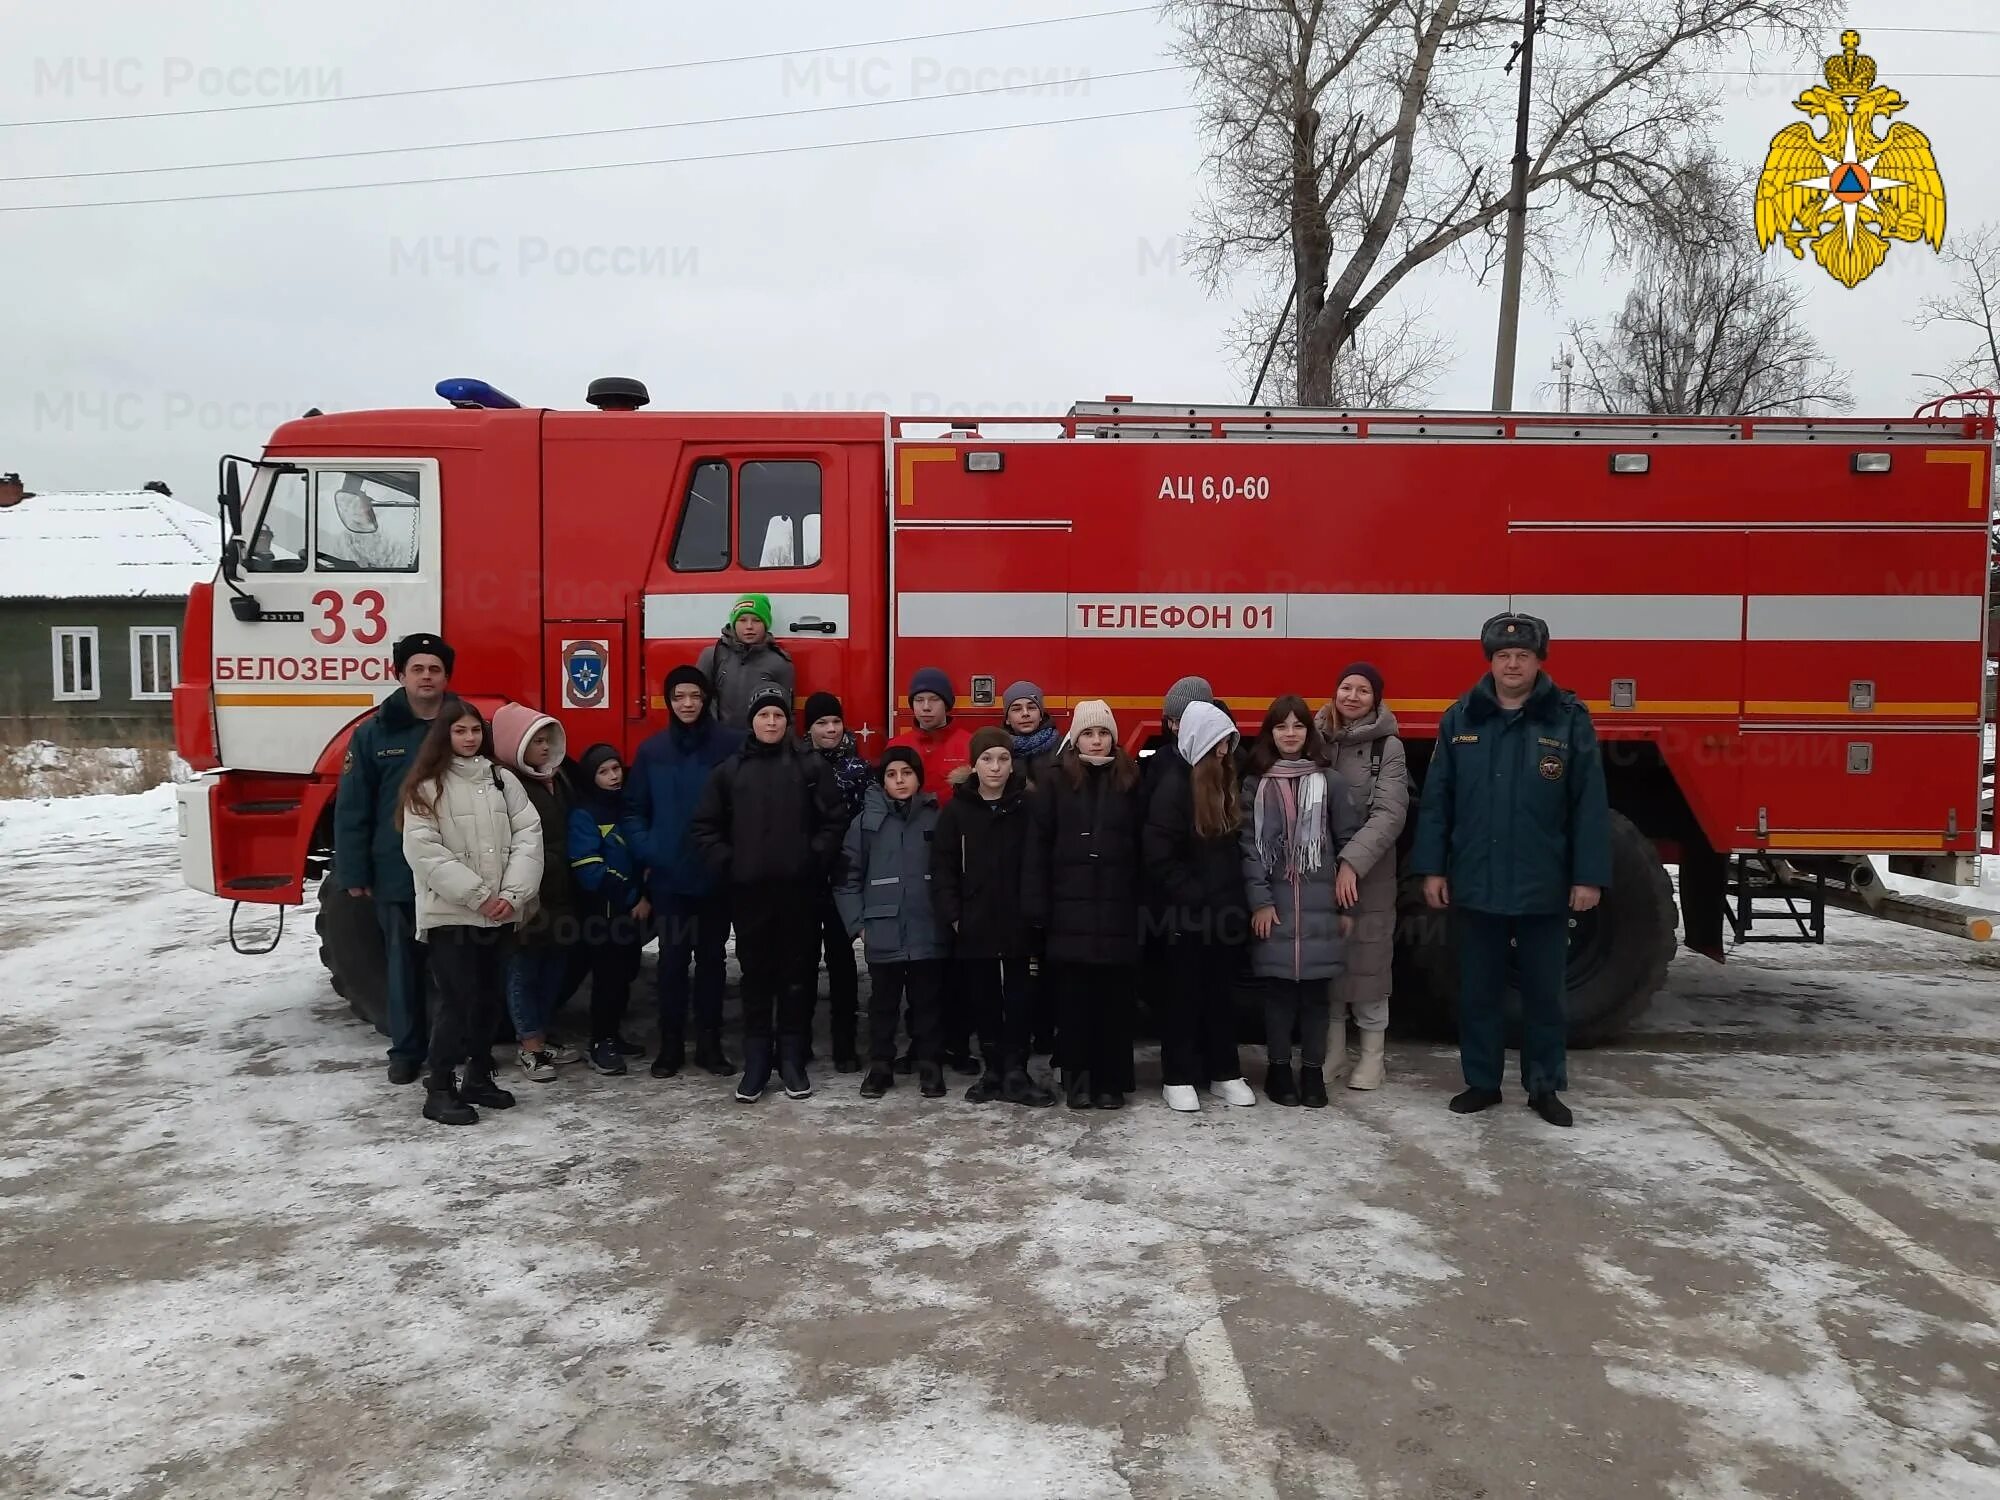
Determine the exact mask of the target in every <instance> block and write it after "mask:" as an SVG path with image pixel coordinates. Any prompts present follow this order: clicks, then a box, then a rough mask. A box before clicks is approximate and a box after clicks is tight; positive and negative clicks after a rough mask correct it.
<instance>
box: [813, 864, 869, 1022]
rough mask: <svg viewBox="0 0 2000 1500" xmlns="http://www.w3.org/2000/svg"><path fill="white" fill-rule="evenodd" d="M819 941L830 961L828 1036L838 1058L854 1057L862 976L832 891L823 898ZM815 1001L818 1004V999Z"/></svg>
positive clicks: (827, 1000) (820, 906) (827, 1011)
mask: <svg viewBox="0 0 2000 1500" xmlns="http://www.w3.org/2000/svg"><path fill="white" fill-rule="evenodd" d="M819 941H820V951H821V952H822V953H823V954H824V955H825V957H826V1020H827V1036H828V1039H829V1040H830V1041H831V1042H832V1044H833V1055H834V1056H835V1057H851V1056H853V1055H854V1048H855V1033H856V1030H857V1029H858V1026H859V1017H860V1008H861V999H860V996H861V975H860V970H859V969H857V968H856V967H855V963H854V939H853V937H852V936H850V935H849V933H848V931H847V924H846V923H845V922H843V921H842V920H841V919H840V911H839V908H837V907H836V906H835V905H834V904H833V892H832V891H831V890H828V891H826V892H825V893H824V894H822V895H821V897H820V903H819ZM814 998H815V1003H816V1002H817V998H818V997H817V996H815V997H814Z"/></svg>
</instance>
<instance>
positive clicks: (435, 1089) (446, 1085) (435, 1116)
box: [424, 1068, 479, 1125]
mask: <svg viewBox="0 0 2000 1500" xmlns="http://www.w3.org/2000/svg"><path fill="white" fill-rule="evenodd" d="M424 1118H425V1119H426V1120H435V1121H437V1122H438V1124H440V1125H477V1124H478V1123H479V1111H478V1110H476V1109H474V1108H473V1107H472V1106H471V1105H469V1104H467V1103H466V1102H465V1101H464V1100H463V1099H461V1098H459V1097H458V1080H457V1079H455V1078H453V1077H452V1076H451V1069H450V1068H443V1069H437V1068H433V1069H432V1070H431V1075H430V1077H428V1078H426V1079H425V1080H424Z"/></svg>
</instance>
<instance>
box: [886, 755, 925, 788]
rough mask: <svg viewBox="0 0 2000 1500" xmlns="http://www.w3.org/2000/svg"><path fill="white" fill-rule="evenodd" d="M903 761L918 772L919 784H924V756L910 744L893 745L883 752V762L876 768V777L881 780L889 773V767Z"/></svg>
mask: <svg viewBox="0 0 2000 1500" xmlns="http://www.w3.org/2000/svg"><path fill="white" fill-rule="evenodd" d="M898 761H901V762H902V763H903V764H904V765H906V766H908V767H909V768H910V769H911V770H912V771H915V772H916V773H917V785H918V786H920V787H921V786H922V785H923V784H924V758H923V757H922V756H921V755H919V754H917V752H916V750H915V749H914V748H912V747H911V746H909V745H891V746H890V747H889V748H888V749H887V750H884V751H883V752H882V763H881V764H880V765H879V766H877V767H876V768H875V779H876V780H877V781H880V780H881V779H882V778H883V777H884V776H885V775H886V774H888V770H889V767H891V766H892V765H894V764H896V763H897V762H898Z"/></svg>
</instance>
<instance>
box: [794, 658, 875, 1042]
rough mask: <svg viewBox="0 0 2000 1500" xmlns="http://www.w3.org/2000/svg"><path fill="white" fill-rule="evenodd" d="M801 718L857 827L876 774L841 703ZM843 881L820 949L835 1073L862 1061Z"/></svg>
mask: <svg viewBox="0 0 2000 1500" xmlns="http://www.w3.org/2000/svg"><path fill="white" fill-rule="evenodd" d="M800 717H801V718H802V719H803V720H804V722H805V740H806V745H807V747H808V748H809V749H811V750H812V752H813V753H814V754H816V755H818V756H819V758H820V759H821V760H823V761H825V762H826V763H827V765H828V767H829V768H831V770H832V771H833V779H834V780H835V781H836V782H838V783H839V784H840V796H841V800H842V801H843V802H845V803H846V804H847V817H848V821H849V822H852V821H853V820H854V819H855V818H856V817H857V816H859V815H860V812H861V804H862V802H863V801H864V800H865V799H866V798H867V796H868V789H869V788H870V787H871V786H873V785H874V784H875V773H874V772H873V771H871V770H870V769H869V768H868V762H867V761H865V760H863V759H862V758H861V756H860V755H859V754H858V753H857V752H856V751H855V748H854V736H853V735H851V734H849V733H848V732H847V719H846V716H845V715H844V714H843V712H842V710H841V706H840V699H838V698H837V697H835V696H834V695H833V694H832V693H813V694H812V695H810V696H809V697H808V698H807V699H806V709H805V713H804V714H802V715H801V716H800ZM839 879H840V876H839V872H838V871H835V872H834V878H833V883H832V884H830V885H829V886H828V888H827V890H826V892H825V894H824V899H822V900H821V902H820V908H819V936H820V946H821V949H822V951H823V952H824V953H825V955H826V991H827V1026H828V1031H829V1033H830V1035H831V1038H832V1042H833V1069H834V1071H835V1072H836V1073H859V1072H860V1071H861V1060H860V1058H859V1057H858V1056H857V1055H856V1053H855V1031H856V1023H857V1020H858V1014H859V1007H860V976H859V974H858V973H857V972H856V969H855V966H854V935H853V934H852V933H850V932H849V931H848V930H847V923H846V922H845V921H843V920H842V919H841V915H840V908H839V906H838V905H837V904H836V903H835V901H834V899H833V885H835V884H838V883H839ZM808 1029H810V1023H808Z"/></svg>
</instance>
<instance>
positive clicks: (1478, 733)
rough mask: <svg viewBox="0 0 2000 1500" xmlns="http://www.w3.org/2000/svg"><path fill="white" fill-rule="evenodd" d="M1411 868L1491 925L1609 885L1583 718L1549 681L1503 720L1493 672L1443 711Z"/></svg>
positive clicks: (1598, 766)
mask: <svg viewBox="0 0 2000 1500" xmlns="http://www.w3.org/2000/svg"><path fill="white" fill-rule="evenodd" d="M1409 867H1410V870H1411V871H1412V873H1414V874H1418V875H1444V876H1447V877H1449V878H1450V880H1451V904H1452V905H1453V906H1464V907H1470V908H1471V909H1472V910H1474V911H1483V912H1491V913H1493V914H1494V915H1496V916H1507V917H1520V916H1534V915H1545V914H1548V913H1551V912H1559V911H1565V910H1567V909H1568V907H1569V891H1570V887H1571V886H1573V885H1594V886H1598V887H1606V886H1609V885H1610V884H1611V809H1610V805H1609V803H1607V801H1606V800H1605V795H1604V762H1603V759H1602V757H1601V756H1599V754H1598V751H1597V731H1596V730H1595V729H1594V728H1592V727H1591V723H1590V710H1589V709H1587V708H1585V707H1584V706H1583V704H1581V703H1580V702H1578V701H1577V699H1576V697H1575V695H1574V694H1571V693H1566V692H1564V691H1563V690H1562V689H1561V688H1559V687H1557V686H1556V685H1555V683H1554V682H1553V681H1552V680H1551V679H1550V678H1549V676H1548V674H1547V673H1544V674H1543V675H1542V676H1541V677H1540V678H1539V679H1538V680H1537V681H1536V683H1535V686H1534V690H1533V691H1532V692H1530V693H1529V695H1528V701H1527V703H1526V705H1525V706H1523V707H1522V708H1520V709H1518V710H1515V711H1512V712H1509V711H1508V710H1506V709H1503V708H1502V707H1501V706H1500V700H1499V699H1498V698H1496V697H1495V696H1494V693H1493V678H1492V675H1491V674H1490V673H1489V674H1488V675H1487V676H1485V677H1483V678H1481V679H1480V681H1479V685H1478V686H1477V687H1475V688H1474V689H1473V690H1472V691H1471V692H1469V693H1467V694H1466V695H1465V696H1464V697H1463V698H1461V699H1459V700H1458V702H1456V703H1454V704H1453V705H1452V706H1451V707H1450V708H1448V709H1446V710H1445V711H1444V717H1443V718H1442V719H1440V720H1439V721H1438V735H1437V750H1436V752H1435V753H1434V754H1433V755H1432V756H1431V764H1430V769H1429V771H1427V772H1426V773H1425V774H1424V789H1423V798H1422V801H1421V802H1420V804H1419V805H1418V809H1417V838H1416V845H1415V847H1414V848H1413V849H1412V851H1411V855H1410V866H1409Z"/></svg>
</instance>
